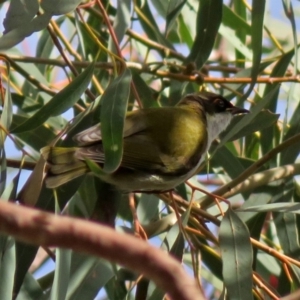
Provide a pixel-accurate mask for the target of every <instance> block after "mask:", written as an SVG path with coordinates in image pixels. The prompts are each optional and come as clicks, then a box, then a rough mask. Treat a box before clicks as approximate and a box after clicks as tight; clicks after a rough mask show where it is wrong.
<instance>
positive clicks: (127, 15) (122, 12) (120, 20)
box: [50, 0, 132, 53]
mask: <svg viewBox="0 0 300 300" xmlns="http://www.w3.org/2000/svg"><path fill="white" fill-rule="evenodd" d="M50 1H51V0H50ZM131 2H132V1H131V0H123V1H117V2H116V3H117V13H116V16H115V19H114V32H115V34H116V37H117V41H118V43H119V44H120V43H121V41H122V39H123V37H124V35H125V32H126V30H127V29H128V28H129V26H130V21H131V12H130V11H131ZM108 43H109V49H111V51H112V52H113V53H117V50H116V46H115V44H114V42H113V40H112V37H111V36H110V37H109V42H108Z"/></svg>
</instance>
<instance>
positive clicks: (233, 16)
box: [222, 0, 251, 35]
mask: <svg viewBox="0 0 300 300" xmlns="http://www.w3.org/2000/svg"><path fill="white" fill-rule="evenodd" d="M238 1H239V0H238ZM242 5H243V4H242ZM222 22H223V24H224V25H225V26H228V27H230V28H231V29H233V30H241V29H242V30H244V31H245V33H246V34H248V35H250V34H251V26H250V25H249V24H248V23H247V22H245V20H244V19H243V18H241V17H240V16H239V15H238V14H237V13H235V12H234V11H232V10H231V9H230V8H229V7H228V6H227V5H225V4H223V18H222Z"/></svg>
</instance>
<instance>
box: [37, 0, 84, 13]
mask: <svg viewBox="0 0 300 300" xmlns="http://www.w3.org/2000/svg"><path fill="white" fill-rule="evenodd" d="M80 3H81V0H64V1H60V0H43V1H42V2H41V7H42V9H43V10H44V11H45V12H47V13H49V14H51V15H53V16H55V15H64V14H67V13H69V12H71V11H73V10H75V8H76V7H77V6H78V5H79V4H80Z"/></svg>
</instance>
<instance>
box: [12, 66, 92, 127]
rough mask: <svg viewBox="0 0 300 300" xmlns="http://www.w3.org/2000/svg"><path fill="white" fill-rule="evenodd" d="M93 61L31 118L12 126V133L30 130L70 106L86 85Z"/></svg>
mask: <svg viewBox="0 0 300 300" xmlns="http://www.w3.org/2000/svg"><path fill="white" fill-rule="evenodd" d="M93 71H94V63H92V64H90V65H89V66H88V67H87V68H86V69H85V70H84V71H83V72H82V73H81V74H80V75H79V76H77V77H76V78H75V79H74V80H73V81H72V82H71V83H70V84H69V85H67V86H66V87H65V88H64V89H63V90H61V91H60V92H59V93H57V94H56V95H55V96H54V97H53V98H52V99H51V100H50V101H49V102H48V103H47V104H46V105H44V106H43V107H42V108H41V109H40V110H39V111H38V112H37V113H35V114H34V115H33V116H32V117H31V118H29V119H28V120H26V121H25V122H24V123H22V124H20V125H19V126H18V127H16V128H13V130H12V132H13V133H20V132H25V131H29V130H32V129H34V128H36V127H38V126H40V125H42V124H43V123H44V122H45V121H46V120H47V119H48V118H50V117H52V116H58V115H60V114H62V113H64V112H65V111H66V110H68V109H69V108H70V107H72V106H73V105H74V104H75V103H76V102H77V101H78V99H79V98H80V96H81V95H82V93H83V92H84V91H85V90H86V88H87V87H88V85H89V83H90V81H91V78H92V76H93Z"/></svg>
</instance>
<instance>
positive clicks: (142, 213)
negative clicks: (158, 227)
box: [136, 194, 159, 224]
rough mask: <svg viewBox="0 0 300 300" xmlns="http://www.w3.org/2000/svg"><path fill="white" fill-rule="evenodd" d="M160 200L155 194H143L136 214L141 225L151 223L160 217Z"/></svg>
mask: <svg viewBox="0 0 300 300" xmlns="http://www.w3.org/2000/svg"><path fill="white" fill-rule="evenodd" d="M158 203H159V198H158V197H157V196H156V195H154V194H142V195H141V198H140V201H139V203H138V206H137V209H136V213H137V216H138V220H139V221H140V223H141V224H147V223H150V222H151V221H152V220H154V219H155V217H156V216H158Z"/></svg>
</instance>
